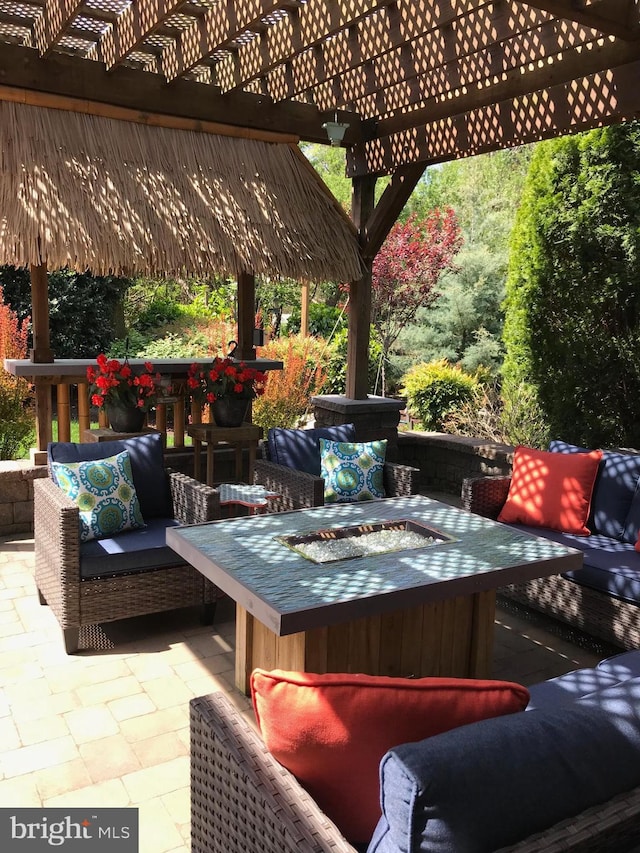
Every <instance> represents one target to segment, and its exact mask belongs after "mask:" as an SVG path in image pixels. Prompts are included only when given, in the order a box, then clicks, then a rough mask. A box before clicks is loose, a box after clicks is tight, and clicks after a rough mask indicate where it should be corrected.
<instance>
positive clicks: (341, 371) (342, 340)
mask: <svg viewBox="0 0 640 853" xmlns="http://www.w3.org/2000/svg"><path fill="white" fill-rule="evenodd" d="M328 352H329V359H328V362H327V378H326V380H325V383H324V385H323V386H322V393H323V394H344V392H345V389H346V386H347V330H346V329H340V330H339V331H338V332H336V334H335V335H334V337H333V338H332V340H331V343H330V344H329V347H328ZM381 356H382V347H381V345H380V341H379V340H378V337H377V335H376V333H375V330H374V328H373V327H371V342H370V344H369V372H368V379H369V391H370V392H373V390H374V388H375V385H376V377H377V374H378V365H379V363H380V358H381Z"/></svg>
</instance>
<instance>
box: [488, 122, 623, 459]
mask: <svg viewBox="0 0 640 853" xmlns="http://www.w3.org/2000/svg"><path fill="white" fill-rule="evenodd" d="M639 184H640V123H639V122H627V123H625V124H620V125H613V126H611V127H608V128H600V129H597V130H593V131H590V132H589V133H586V134H582V135H579V136H571V137H565V138H562V139H558V140H553V141H551V142H545V143H541V144H540V146H539V147H538V149H537V150H536V153H535V156H534V158H533V160H532V162H531V170H530V173H529V178H528V182H527V186H526V189H525V193H524V195H523V203H522V206H521V208H520V212H519V215H518V219H517V224H516V227H515V229H514V233H513V240H512V250H511V259H510V270H509V278H508V281H507V302H506V305H507V314H506V319H505V331H504V340H505V346H506V350H507V355H506V358H505V365H504V376H505V388H507V389H508V388H509V387H514V386H517V385H522V384H524V385H528V386H530V387H531V388H532V389H533V390H534V392H535V399H536V403H537V405H539V406H540V407H541V410H542V412H543V414H544V416H545V419H546V422H547V425H548V428H549V434H550V436H551V437H552V438H564V439H565V440H567V441H572V442H574V443H576V444H583V445H586V446H591V447H601V446H615V445H625V446H640V405H639V400H640V202H639V200H638V185H639Z"/></svg>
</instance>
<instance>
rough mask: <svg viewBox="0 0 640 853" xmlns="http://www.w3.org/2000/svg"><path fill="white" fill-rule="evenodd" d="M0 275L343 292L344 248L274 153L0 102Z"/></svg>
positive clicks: (351, 252) (351, 264)
mask: <svg viewBox="0 0 640 853" xmlns="http://www.w3.org/2000/svg"><path fill="white" fill-rule="evenodd" d="M0 152H1V153H0V156H1V158H2V159H1V161H0V263H7V264H14V265H16V266H26V265H28V264H40V263H42V262H46V263H47V265H48V268H49V269H57V268H59V267H64V266H69V267H72V268H74V269H78V270H85V269H90V270H92V271H93V272H94V273H95V274H102V275H106V274H110V273H112V274H126V275H131V274H133V273H136V272H139V273H145V274H169V275H180V274H185V273H186V274H193V275H207V274H210V273H213V272H217V273H227V274H232V275H233V274H237V273H239V272H242V271H246V272H253V273H256V274H264V275H271V276H276V277H290V278H303V279H311V280H316V281H319V280H338V281H350V280H354V279H357V278H359V277H360V275H361V274H362V261H361V258H360V254H359V250H358V245H357V240H356V237H355V235H354V233H353V231H352V230H351V229H350V228H349V226H348V223H346V222H345V221H344V219H343V218H342V217H341V216H340V215H339V214H338V213H337V212H336V210H335V207H334V202H333V200H332V198H331V197H330V195H329V194H328V192H324V191H323V188H322V187H321V186H320V184H319V182H318V181H317V180H314V178H313V176H311V175H310V174H309V173H308V171H307V169H306V168H305V167H304V165H303V164H302V163H301V162H300V159H299V156H298V153H297V152H296V151H295V150H294V149H293V147H291V146H290V145H286V144H274V143H267V142H262V141H257V140H248V139H235V138H231V137H222V136H217V135H211V134H206V133H198V132H195V131H186V130H173V129H168V128H157V127H146V126H144V125H140V124H134V123H131V122H126V121H119V120H115V119H108V118H102V117H97V116H92V115H82V114H79V113H74V112H67V111H64V110H52V109H48V108H45V107H34V106H28V105H24V104H16V103H8V102H0Z"/></svg>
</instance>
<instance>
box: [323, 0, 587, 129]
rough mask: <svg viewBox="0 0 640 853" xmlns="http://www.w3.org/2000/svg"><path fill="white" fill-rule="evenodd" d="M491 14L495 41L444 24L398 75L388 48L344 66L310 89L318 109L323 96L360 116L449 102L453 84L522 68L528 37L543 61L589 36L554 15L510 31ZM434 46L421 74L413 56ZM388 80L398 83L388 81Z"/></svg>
mask: <svg viewBox="0 0 640 853" xmlns="http://www.w3.org/2000/svg"><path fill="white" fill-rule="evenodd" d="M495 14H496V16H495V18H492V19H491V20H492V21H493V27H494V28H495V29H502V33H501V35H503V38H501V39H500V40H499V41H497V42H495V43H493V42H491V41H490V39H487V38H479V39H478V40H477V41H474V42H470V41H469V40H468V39H464V37H462V34H461V33H457V31H455V30H454V29H453V28H450V29H449V30H448V31H445V32H443V33H442V34H441V37H442V42H441V44H440V45H439V44H438V43H437V42H436V41H434V40H432V39H428V40H424V41H422V40H421V41H420V42H417V43H416V44H415V47H414V57H415V61H414V63H413V64H412V65H408V64H406V63H405V65H404V66H403V71H402V74H401V75H399V74H396V75H395V78H393V76H392V75H393V67H394V65H397V64H399V63H400V54H399V53H397V52H393V53H391V54H388V55H387V56H386V57H384V61H383V62H380V63H375V64H374V63H371V62H369V63H365V64H364V65H362V66H358V67H355V68H352V69H351V70H349V71H345V73H344V74H342V75H340V76H339V77H338V78H337V80H336V81H335V82H334V81H331V82H327V83H323V84H322V85H321V86H318V87H317V88H316V89H314V92H313V94H314V100H315V102H316V103H317V104H318V106H319V107H320V108H324V107H326V102H327V100H328V99H335V100H338V101H339V102H340V103H344V104H348V105H349V107H350V108H352V109H354V110H355V111H356V112H357V113H358V114H361V115H363V116H366V115H383V116H384V115H385V114H388V113H392V112H394V111H395V110H402V109H404V107H406V106H410V105H411V104H414V103H419V102H426V101H430V102H431V103H436V102H437V100H438V99H439V98H440V99H442V100H446V101H448V102H449V103H452V102H453V99H454V98H453V96H454V94H455V91H456V89H459V90H463V89H472V90H476V89H481V88H489V87H486V86H484V85H483V84H484V83H485V81H486V79H487V77H489V78H491V77H496V78H500V77H502V76H503V75H504V74H506V73H508V72H510V71H511V72H514V71H518V70H519V69H522V68H523V67H524V68H526V67H527V65H529V63H530V56H529V49H528V48H529V45H530V44H531V42H535V43H536V45H538V50H539V55H540V61H541V62H543V61H544V62H547V63H549V62H550V61H551V60H552V59H553V57H554V56H556V55H557V54H558V53H561V52H564V51H567V50H570V51H572V50H575V49H576V47H579V46H580V45H582V44H589V43H590V42H593V41H594V32H593V31H592V30H587V29H585V28H584V27H580V26H579V25H578V24H574V23H570V24H564V25H560V24H559V23H558V22H557V21H555V20H552V21H545V22H544V23H542V24H540V23H539V21H536V19H535V18H532V19H531V20H530V22H529V23H530V24H531V25H532V26H531V27H530V28H528V29H525V30H524V31H520V30H519V31H517V32H515V31H514V30H513V28H512V27H511V28H509V29H505V27H504V22H505V20H506V18H505V13H504V12H499V11H498V9H497V8H496V13H495ZM479 20H480V19H479ZM483 23H484V26H483V27H482V29H483V30H484V31H486V32H487V33H488V32H489V31H490V30H491V29H492V26H491V23H490V21H489V20H485V21H484V22H483ZM534 23H535V24H536V25H535V26H533V24H534ZM476 48H477V49H476ZM434 51H438V52H439V53H440V55H441V56H442V58H443V61H442V63H441V64H440V65H438V66H437V67H436V68H433V69H432V70H429V71H427V72H426V73H425V72H421V71H420V69H421V68H422V67H423V65H422V63H421V62H420V61H419V59H420V58H423V57H426V56H428V55H430V54H432V53H433V52H434ZM390 79H396V80H397V81H398V82H395V83H393V84H390V83H389V80H390Z"/></svg>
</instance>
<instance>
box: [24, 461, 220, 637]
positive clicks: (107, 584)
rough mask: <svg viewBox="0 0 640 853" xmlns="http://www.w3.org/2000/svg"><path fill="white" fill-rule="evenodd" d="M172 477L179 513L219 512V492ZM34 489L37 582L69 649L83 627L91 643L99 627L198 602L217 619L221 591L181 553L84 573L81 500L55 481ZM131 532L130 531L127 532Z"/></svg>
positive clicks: (206, 517) (201, 516) (187, 520)
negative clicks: (99, 573) (132, 567)
mask: <svg viewBox="0 0 640 853" xmlns="http://www.w3.org/2000/svg"><path fill="white" fill-rule="evenodd" d="M167 476H168V477H169V483H170V489H171V498H172V502H173V512H174V518H175V519H177V520H179V521H180V522H182V523H183V524H195V523H198V522H203V521H210V520H212V519H214V518H219V517H220V498H219V495H218V493H217V492H216V491H215V490H214V489H212V488H210V487H209V486H205V485H203V484H202V483H198V482H197V481H196V480H193V479H192V478H191V477H187V476H185V475H184V474H179V473H167ZM36 483H37V487H36V488H34V540H35V581H36V585H37V588H38V594H39V597H40V602H41V603H42V604H48V605H49V606H50V607H51V609H52V611H53V612H54V614H55V616H56V618H57V620H58V622H59V623H60V627H61V628H62V631H63V634H64V643H65V648H66V650H67V653H69V654H70V653H72V652H74V651H77V649H78V646H79V642H80V629H83V638H82V639H83V644H87V643H90V641H91V637H92V635H95V626H97V625H99V624H100V623H103V622H112V621H115V620H116V619H125V618H127V617H129V616H141V615H143V614H146V613H157V612H159V611H162V610H173V609H176V608H179V607H189V606H193V605H201V606H203V608H204V609H203V618H204V619H205V620H206V621H212V619H213V613H214V608H215V602H216V600H217V596H218V591H217V590H216V588H215V587H214V585H213V584H212V583H210V582H209V581H208V580H207V579H206V578H204V577H203V576H202V575H201V574H200V572H198V571H196V570H195V569H194V568H192V567H191V566H190V565H188V564H187V563H185V562H184V561H182V560H181V559H180V558H179V557H178V556H177V555H176V560H175V565H171V566H163V567H162V568H157V569H149V570H145V571H140V572H129V573H127V574H118V575H115V576H105V577H96V578H91V579H81V576H80V525H79V517H78V512H79V511H78V506H77V505H76V504H75V503H74V502H73V501H72V500H70V499H69V498H68V497H67V496H66V495H65V494H64V492H63V491H62V490H61V489H60V488H58V486H57V485H55V483H54V482H53V481H52V480H51V479H49V478H46V479H41V480H37V481H36ZM121 535H123V536H126V535H127V534H126V533H125V534H121Z"/></svg>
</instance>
